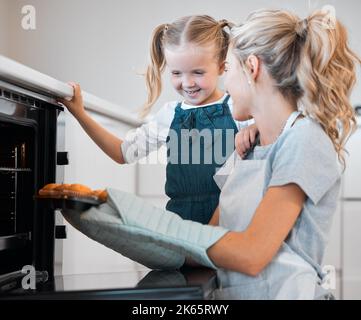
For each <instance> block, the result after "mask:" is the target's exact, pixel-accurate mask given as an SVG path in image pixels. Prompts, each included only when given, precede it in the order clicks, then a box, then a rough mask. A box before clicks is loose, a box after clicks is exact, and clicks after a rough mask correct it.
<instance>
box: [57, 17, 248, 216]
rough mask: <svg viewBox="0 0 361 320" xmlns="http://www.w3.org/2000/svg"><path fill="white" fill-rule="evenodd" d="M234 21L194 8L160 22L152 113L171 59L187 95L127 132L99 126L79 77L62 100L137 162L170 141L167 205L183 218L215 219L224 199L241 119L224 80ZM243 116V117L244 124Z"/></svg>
mask: <svg viewBox="0 0 361 320" xmlns="http://www.w3.org/2000/svg"><path fill="white" fill-rule="evenodd" d="M225 27H230V24H229V23H228V22H227V21H226V20H221V21H216V20H214V19H213V18H211V17H209V16H206V15H201V16H188V17H183V18H180V19H178V20H177V21H175V22H173V23H170V24H162V25H160V26H158V27H157V28H156V29H155V30H154V32H153V37H152V43H151V50H150V57H151V62H150V65H149V66H148V69H147V72H146V85H147V89H148V99H147V102H146V103H145V105H144V108H143V110H142V113H141V115H142V116H143V117H145V116H147V115H148V114H149V112H150V110H151V108H152V106H153V105H154V104H155V103H156V101H157V99H158V97H159V95H160V94H161V91H162V73H163V71H164V69H165V68H166V67H167V68H168V70H169V72H170V77H171V83H172V86H173V87H174V89H175V90H176V91H177V92H178V93H179V95H180V96H181V97H183V100H182V101H172V102H168V103H166V104H165V105H164V106H163V107H162V108H161V109H160V110H159V111H158V112H157V113H156V114H155V116H153V117H151V119H150V121H148V122H147V123H146V124H145V125H143V126H141V127H140V128H138V129H137V130H136V131H135V132H133V133H131V134H128V136H127V138H126V139H124V140H121V139H119V138H117V137H115V136H113V135H112V134H111V133H109V132H107V131H106V130H105V129H104V128H102V127H100V125H99V124H97V123H96V122H95V121H94V120H92V119H91V118H90V117H89V115H87V113H86V112H85V110H84V107H83V102H82V97H81V91H80V87H79V85H76V84H73V83H71V84H72V85H73V87H74V97H73V99H72V100H71V101H67V100H60V101H61V102H62V103H63V104H64V105H65V106H66V107H67V108H68V109H69V111H70V112H71V113H72V114H73V115H74V116H75V117H76V118H77V120H78V121H79V123H80V124H81V125H82V127H83V128H84V129H85V131H86V132H87V133H88V135H89V136H90V137H91V138H92V139H93V140H94V141H95V142H96V143H97V144H98V146H99V147H100V148H101V149H102V150H103V151H104V152H105V153H106V154H108V155H109V156H110V157H111V158H112V159H113V160H115V161H116V162H118V163H120V164H123V163H132V162H135V161H137V160H139V159H141V158H143V157H145V156H147V155H148V154H149V153H150V152H152V151H154V150H157V149H158V148H159V147H160V146H162V145H164V144H167V147H168V164H167V167H166V185H165V192H166V194H167V195H168V197H169V198H170V200H169V201H168V203H167V209H168V210H170V211H172V212H175V213H177V214H179V215H180V216H181V217H182V218H184V219H190V220H193V221H198V222H201V223H208V222H209V220H210V218H211V216H212V214H213V212H214V210H215V208H216V207H217V204H218V201H219V193H220V190H219V188H218V187H217V185H216V183H215V182H214V180H213V175H214V174H215V173H216V169H217V168H219V167H221V166H222V165H223V164H224V162H225V160H226V159H227V158H228V156H229V155H230V154H231V153H232V152H233V150H234V137H235V135H236V133H237V132H238V129H239V126H240V125H241V124H240V123H237V124H236V122H235V121H234V120H233V118H232V114H231V111H232V101H231V99H230V97H229V95H227V94H225V93H224V92H223V91H222V90H221V89H220V88H219V87H218V80H219V76H221V75H222V74H223V71H224V67H225V59H226V54H227V49H228V43H229V34H228V33H227V32H226V31H225ZM245 124H246V122H245V123H243V125H245Z"/></svg>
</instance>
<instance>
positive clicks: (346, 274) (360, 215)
mask: <svg viewBox="0 0 361 320" xmlns="http://www.w3.org/2000/svg"><path fill="white" fill-rule="evenodd" d="M342 211H343V212H342V213H343V225H344V228H343V244H342V249H343V263H342V267H343V299H361V249H360V245H361V232H360V230H361V201H345V202H344V203H343V208H342Z"/></svg>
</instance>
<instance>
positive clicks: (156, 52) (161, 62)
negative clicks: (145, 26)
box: [140, 24, 167, 118]
mask: <svg viewBox="0 0 361 320" xmlns="http://www.w3.org/2000/svg"><path fill="white" fill-rule="evenodd" d="M166 29H167V25H166V24H162V25H160V26H158V27H157V28H155V30H154V31H153V35H152V42H151V48H150V64H149V66H148V68H147V72H146V75H145V83H146V86H147V92H148V98H147V102H146V103H145V104H144V106H143V109H142V110H141V112H140V116H141V118H144V117H146V116H147V115H148V114H149V112H150V110H151V108H152V106H153V105H154V103H155V102H156V101H157V99H158V98H159V96H160V94H161V92H162V72H163V70H164V67H165V58H164V52H163V43H162V41H163V35H164V32H165V31H166Z"/></svg>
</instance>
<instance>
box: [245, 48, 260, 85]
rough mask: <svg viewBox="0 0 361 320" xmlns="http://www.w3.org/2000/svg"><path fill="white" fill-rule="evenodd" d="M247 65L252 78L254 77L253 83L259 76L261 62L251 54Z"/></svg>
mask: <svg viewBox="0 0 361 320" xmlns="http://www.w3.org/2000/svg"><path fill="white" fill-rule="evenodd" d="M246 65H247V68H248V71H249V74H250V76H251V77H252V79H253V81H255V80H256V79H257V77H258V74H259V68H260V60H259V59H258V57H256V56H255V55H253V54H251V55H250V56H248V58H247V61H246Z"/></svg>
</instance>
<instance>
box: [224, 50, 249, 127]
mask: <svg viewBox="0 0 361 320" xmlns="http://www.w3.org/2000/svg"><path fill="white" fill-rule="evenodd" d="M225 71H226V77H225V87H226V89H227V92H228V93H229V94H230V96H231V97H232V101H233V117H234V119H236V120H238V121H245V120H247V119H249V115H250V106H251V103H252V100H251V86H250V84H249V78H248V77H247V76H248V75H247V74H246V72H245V70H244V69H243V67H242V66H241V63H240V62H239V60H238V58H237V57H236V56H235V55H234V53H233V52H232V50H231V49H230V50H228V54H227V61H226V68H225Z"/></svg>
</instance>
